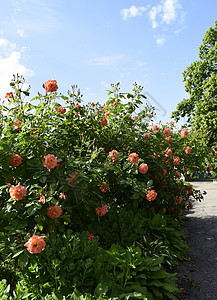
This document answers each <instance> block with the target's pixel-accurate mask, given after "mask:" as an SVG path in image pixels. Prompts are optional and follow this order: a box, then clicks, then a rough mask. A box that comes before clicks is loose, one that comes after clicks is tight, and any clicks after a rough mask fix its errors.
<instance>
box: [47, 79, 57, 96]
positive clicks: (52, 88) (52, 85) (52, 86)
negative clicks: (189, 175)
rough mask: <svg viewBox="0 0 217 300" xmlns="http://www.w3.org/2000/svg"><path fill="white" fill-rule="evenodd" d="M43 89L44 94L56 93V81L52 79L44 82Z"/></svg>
mask: <svg viewBox="0 0 217 300" xmlns="http://www.w3.org/2000/svg"><path fill="white" fill-rule="evenodd" d="M44 89H45V91H46V93H48V92H50V93H52V92H56V91H57V89H58V85H57V81H56V80H54V79H51V80H48V81H46V82H45V84H44Z"/></svg>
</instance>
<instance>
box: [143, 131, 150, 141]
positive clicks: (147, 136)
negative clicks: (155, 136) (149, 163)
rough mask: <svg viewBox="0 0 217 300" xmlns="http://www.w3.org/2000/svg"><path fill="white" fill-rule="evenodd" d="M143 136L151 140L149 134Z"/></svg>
mask: <svg viewBox="0 0 217 300" xmlns="http://www.w3.org/2000/svg"><path fill="white" fill-rule="evenodd" d="M143 136H144V137H145V138H146V140H150V139H151V138H150V136H149V135H148V134H147V133H145V134H143Z"/></svg>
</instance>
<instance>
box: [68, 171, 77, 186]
mask: <svg viewBox="0 0 217 300" xmlns="http://www.w3.org/2000/svg"><path fill="white" fill-rule="evenodd" d="M69 177H70V178H66V181H67V182H68V183H70V184H73V185H75V184H78V182H77V181H76V179H77V177H78V173H77V172H74V173H70V174H69Z"/></svg>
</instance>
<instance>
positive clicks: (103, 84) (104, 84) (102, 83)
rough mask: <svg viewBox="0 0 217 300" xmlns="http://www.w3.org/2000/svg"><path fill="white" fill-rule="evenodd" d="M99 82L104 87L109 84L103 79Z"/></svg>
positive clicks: (107, 86)
mask: <svg viewBox="0 0 217 300" xmlns="http://www.w3.org/2000/svg"><path fill="white" fill-rule="evenodd" d="M100 84H101V85H102V86H103V87H104V88H106V89H108V88H110V84H108V83H106V82H105V81H104V80H103V81H101V82H100Z"/></svg>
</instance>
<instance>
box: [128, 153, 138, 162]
mask: <svg viewBox="0 0 217 300" xmlns="http://www.w3.org/2000/svg"><path fill="white" fill-rule="evenodd" d="M128 159H129V161H130V162H131V163H132V164H135V163H137V162H138V160H139V155H138V154H136V153H131V154H130V155H129V157H128Z"/></svg>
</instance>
